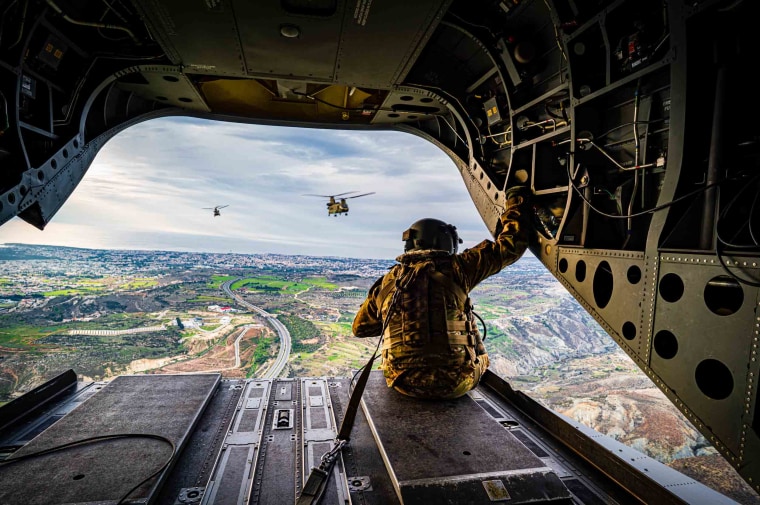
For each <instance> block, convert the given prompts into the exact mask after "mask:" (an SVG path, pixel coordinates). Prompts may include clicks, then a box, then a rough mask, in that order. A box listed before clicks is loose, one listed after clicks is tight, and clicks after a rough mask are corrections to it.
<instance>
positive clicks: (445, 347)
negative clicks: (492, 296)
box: [377, 259, 485, 354]
mask: <svg viewBox="0 0 760 505" xmlns="http://www.w3.org/2000/svg"><path fill="white" fill-rule="evenodd" d="M450 265H451V263H450V262H448V261H439V262H436V261H434V260H432V259H427V260H422V261H418V262H415V263H411V264H401V265H397V266H396V267H394V268H393V269H391V271H390V272H389V273H388V274H386V276H385V278H384V279H383V282H382V285H381V288H380V292H379V294H378V298H377V306H378V310H379V311H380V314H379V316H380V319H381V320H384V316H385V317H387V316H388V313H389V312H390V321H389V322H388V324H387V327H386V329H385V332H384V334H383V350H386V349H391V348H395V347H397V346H400V345H403V346H406V348H407V350H408V351H410V352H415V351H416V352H424V353H425V354H432V353H446V352H448V351H449V350H450V346H452V345H466V346H472V347H473V348H475V349H476V352H477V354H483V353H485V348H484V347H483V344H482V340H481V339H480V334H479V332H478V328H477V325H476V323H475V312H474V311H473V305H472V301H471V300H470V297H469V296H468V295H467V293H466V292H465V291H464V289H462V288H461V287H460V286H459V285H458V283H456V282H455V281H454V280H453V279H452V277H453V275H452V273H453V272H452V269H451V266H450ZM431 290H435V291H432V292H431ZM391 292H393V294H394V296H393V298H392V299H391V301H390V303H388V304H386V300H387V299H388V296H389V295H390V294H391ZM444 293H446V294H448V295H453V299H454V300H455V303H456V308H454V307H451V306H449V307H448V308H447V306H446V302H445V298H444ZM447 298H448V299H451V298H452V297H451V296H449V297H447ZM386 305H387V309H386ZM452 310H456V312H457V313H458V317H459V319H458V320H449V319H448V318H447V314H448V313H449V312H450V311H452ZM383 312H385V313H384V314H383Z"/></svg>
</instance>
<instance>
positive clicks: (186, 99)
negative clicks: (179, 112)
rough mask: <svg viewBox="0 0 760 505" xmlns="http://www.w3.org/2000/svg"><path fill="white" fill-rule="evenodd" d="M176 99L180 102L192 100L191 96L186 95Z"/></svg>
mask: <svg viewBox="0 0 760 505" xmlns="http://www.w3.org/2000/svg"><path fill="white" fill-rule="evenodd" d="M177 100H179V101H180V102H185V103H190V102H192V101H193V99H192V98H187V97H184V96H181V97H179V98H177Z"/></svg>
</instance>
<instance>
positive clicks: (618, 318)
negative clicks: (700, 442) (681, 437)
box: [0, 0, 760, 490]
mask: <svg viewBox="0 0 760 505" xmlns="http://www.w3.org/2000/svg"><path fill="white" fill-rule="evenodd" d="M757 10H758V7H757V4H756V2H752V1H749V0H746V1H742V0H730V1H729V0H725V1H709V0H701V1H700V0H696V1H695V0H690V1H681V0H669V1H667V2H666V1H663V0H635V1H634V0H627V1H626V0H617V1H608V0H533V1H529V0H522V1H521V0H503V1H498V0H493V1H491V0H468V1H453V2H450V1H435V0H417V1H401V0H385V1H380V0H375V1H374V2H373V1H372V0H281V1H275V0H266V1H265V0H261V1H240V0H205V1H201V0H194V1H187V0H165V1H164V0H131V1H130V0H68V1H66V0H6V1H5V2H3V3H2V4H0V15H2V19H1V20H0V21H1V23H2V24H1V25H0V75H2V78H0V100H1V101H2V103H1V104H0V105H1V106H2V107H0V114H1V115H2V118H1V119H0V174H1V175H0V224H1V223H5V222H7V221H8V220H10V219H11V218H13V217H15V216H18V217H20V218H21V219H23V220H25V221H26V222H28V223H29V224H30V225H33V226H35V227H37V228H40V229H43V228H44V227H45V225H46V224H47V223H48V222H50V220H51V219H53V216H54V215H55V213H56V212H57V210H58V209H59V208H60V207H61V205H63V203H64V202H65V201H66V199H67V198H68V197H69V195H70V194H71V193H72V191H73V190H74V189H75V188H76V186H77V184H78V183H79V181H80V180H81V179H82V177H83V176H84V175H85V173H86V171H87V169H88V167H89V166H90V164H91V163H92V160H93V159H94V157H95V155H96V153H97V152H98V150H99V149H100V148H101V147H102V146H103V145H104V144H105V143H106V142H107V141H108V140H109V139H110V138H112V137H113V136H114V135H116V134H118V133H119V132H120V131H122V130H124V129H125V128H127V127H129V126H131V125H134V124H137V123H139V122H141V121H145V120H148V119H152V118H158V117H164V116H176V115H184V116H195V117H201V118H210V119H218V120H223V121H239V122H250V123H259V124H277V125H291V126H313V127H330V128H346V129H365V130H368V131H371V130H396V131H403V132H408V133H411V134H414V135H417V136H420V137H422V138H424V139H426V140H428V141H430V142H433V143H434V144H436V145H437V146H438V147H440V148H441V149H442V150H443V151H444V152H446V153H447V154H448V156H449V157H450V158H451V159H452V161H453V162H454V163H453V165H452V168H451V169H452V170H458V171H459V173H460V174H461V177H462V180H463V182H464V185H465V187H466V188H467V191H468V192H469V194H470V195H471V197H472V200H473V202H474V203H475V205H476V207H477V209H478V211H479V213H480V215H481V216H482V218H483V221H484V222H485V224H486V225H487V226H488V228H489V229H490V230H491V231H492V232H493V233H496V232H497V231H498V230H497V229H496V226H497V222H498V215H499V213H500V211H501V209H502V204H503V199H504V192H505V190H506V189H508V188H509V187H511V186H514V185H517V184H524V185H528V186H530V187H531V189H532V190H533V193H534V195H535V196H534V200H533V216H531V218H532V219H533V222H534V224H535V227H536V233H535V236H534V238H533V240H532V243H531V250H532V252H533V253H534V254H535V255H536V256H537V257H538V258H539V259H540V260H541V261H542V262H543V263H544V265H545V266H546V268H547V269H548V270H550V271H551V272H552V273H553V274H554V276H555V277H556V278H557V279H558V280H559V281H560V282H561V283H562V285H563V286H564V287H565V288H566V289H567V290H568V291H569V292H570V293H572V294H573V295H574V296H575V298H576V299H577V300H578V301H579V302H580V304H581V305H582V306H583V307H584V308H585V309H586V310H587V311H588V312H589V313H590V314H592V315H593V316H594V317H595V318H596V320H597V321H598V322H599V323H600V324H601V325H602V327H604V329H605V330H606V331H607V332H608V333H609V335H610V336H611V337H612V338H613V339H614V340H615V341H616V342H617V343H618V345H620V347H621V348H623V349H624V350H625V351H626V352H627V353H628V354H629V355H630V356H631V358H632V359H633V360H634V361H635V362H636V363H637V365H638V366H639V367H640V368H641V369H642V370H643V371H644V372H645V373H646V374H647V375H648V376H649V377H650V378H651V379H652V381H653V382H654V383H655V384H656V385H657V386H658V387H659V388H660V389H661V390H662V391H663V392H664V393H665V394H666V395H667V396H668V398H669V399H670V400H671V401H672V402H673V403H674V405H676V407H678V408H679V409H680V410H681V412H683V414H684V415H685V416H686V417H687V418H688V419H689V420H690V421H691V423H692V424H694V426H695V427H696V428H697V429H699V430H700V431H701V432H702V433H703V434H704V435H705V436H706V437H707V439H708V440H709V441H710V443H711V444H713V445H714V446H715V447H716V448H717V449H718V450H719V451H720V452H721V454H722V455H723V456H724V457H725V458H726V459H727V460H728V461H729V462H730V463H731V464H732V465H733V466H734V467H735V468H736V469H737V470H738V471H739V473H740V474H741V475H742V476H743V477H744V478H745V480H746V481H747V482H748V483H750V484H751V485H752V486H753V488H754V489H756V490H760V437H759V434H760V405H758V403H759V402H758V393H757V389H758V376H760V367H759V365H758V360H757V351H758V335H759V334H760V318H759V317H758V314H757V309H758V304H759V303H760V300H759V299H758V286H760V269H758V263H760V258H758V252H760V251H759V249H760V246H759V245H758V244H759V243H758V238H759V237H760V229H758V226H757V221H758V217H757V214H758V212H759V211H760V209H758V205H757V200H758V184H759V183H760V171H758V169H759V167H758V154H760V151H759V150H758V138H759V135H758V134H759V133H760V132H759V131H758V130H759V129H760V128H759V127H758V125H757V123H756V122H754V121H753V119H752V117H751V113H750V106H751V105H752V103H753V100H752V96H754V95H753V92H754V89H752V88H753V87H754V78H753V77H751V75H752V73H751V70H752V68H753V67H754V65H755V63H756V61H757V55H756V52H755V51H754V46H753V45H752V44H751V42H752V40H751V36H752V31H753V30H754V29H755V27H754V23H755V20H756V19H758V17H757V14H758V13H757ZM252 170H255V168H252Z"/></svg>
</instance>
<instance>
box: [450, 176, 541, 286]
mask: <svg viewBox="0 0 760 505" xmlns="http://www.w3.org/2000/svg"><path fill="white" fill-rule="evenodd" d="M530 197H531V192H530V189H529V188H527V187H525V186H515V187H512V188H510V189H509V190H507V194H506V205H505V208H504V212H503V213H502V215H501V217H500V219H499V223H500V226H501V230H500V231H499V235H498V236H497V237H496V241H495V242H494V241H491V240H484V241H483V242H481V243H480V244H478V245H476V246H475V247H472V248H471V249H467V250H465V251H463V252H462V253H461V254H459V255H458V256H457V262H458V263H459V265H460V269H461V270H460V271H461V274H462V275H463V277H464V279H463V280H464V281H465V285H466V286H467V289H469V290H471V289H472V288H474V287H475V286H476V285H477V284H478V283H480V282H481V281H482V280H483V279H485V278H487V277H490V276H491V275H494V274H496V273H498V272H499V271H500V270H501V269H502V268H504V267H506V266H508V265H511V264H512V263H514V262H515V261H517V260H518V259H520V258H521V257H522V255H523V254H524V253H525V250H526V249H527V247H528V233H529V230H530V226H531V225H530V214H529V210H530Z"/></svg>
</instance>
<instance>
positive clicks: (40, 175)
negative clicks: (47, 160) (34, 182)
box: [37, 170, 45, 182]
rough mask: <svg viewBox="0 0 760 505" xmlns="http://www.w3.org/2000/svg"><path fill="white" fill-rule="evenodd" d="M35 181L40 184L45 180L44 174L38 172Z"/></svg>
mask: <svg viewBox="0 0 760 505" xmlns="http://www.w3.org/2000/svg"><path fill="white" fill-rule="evenodd" d="M37 179H39V181H40V182H42V181H44V180H45V172H43V171H42V170H40V171H38V172H37Z"/></svg>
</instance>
